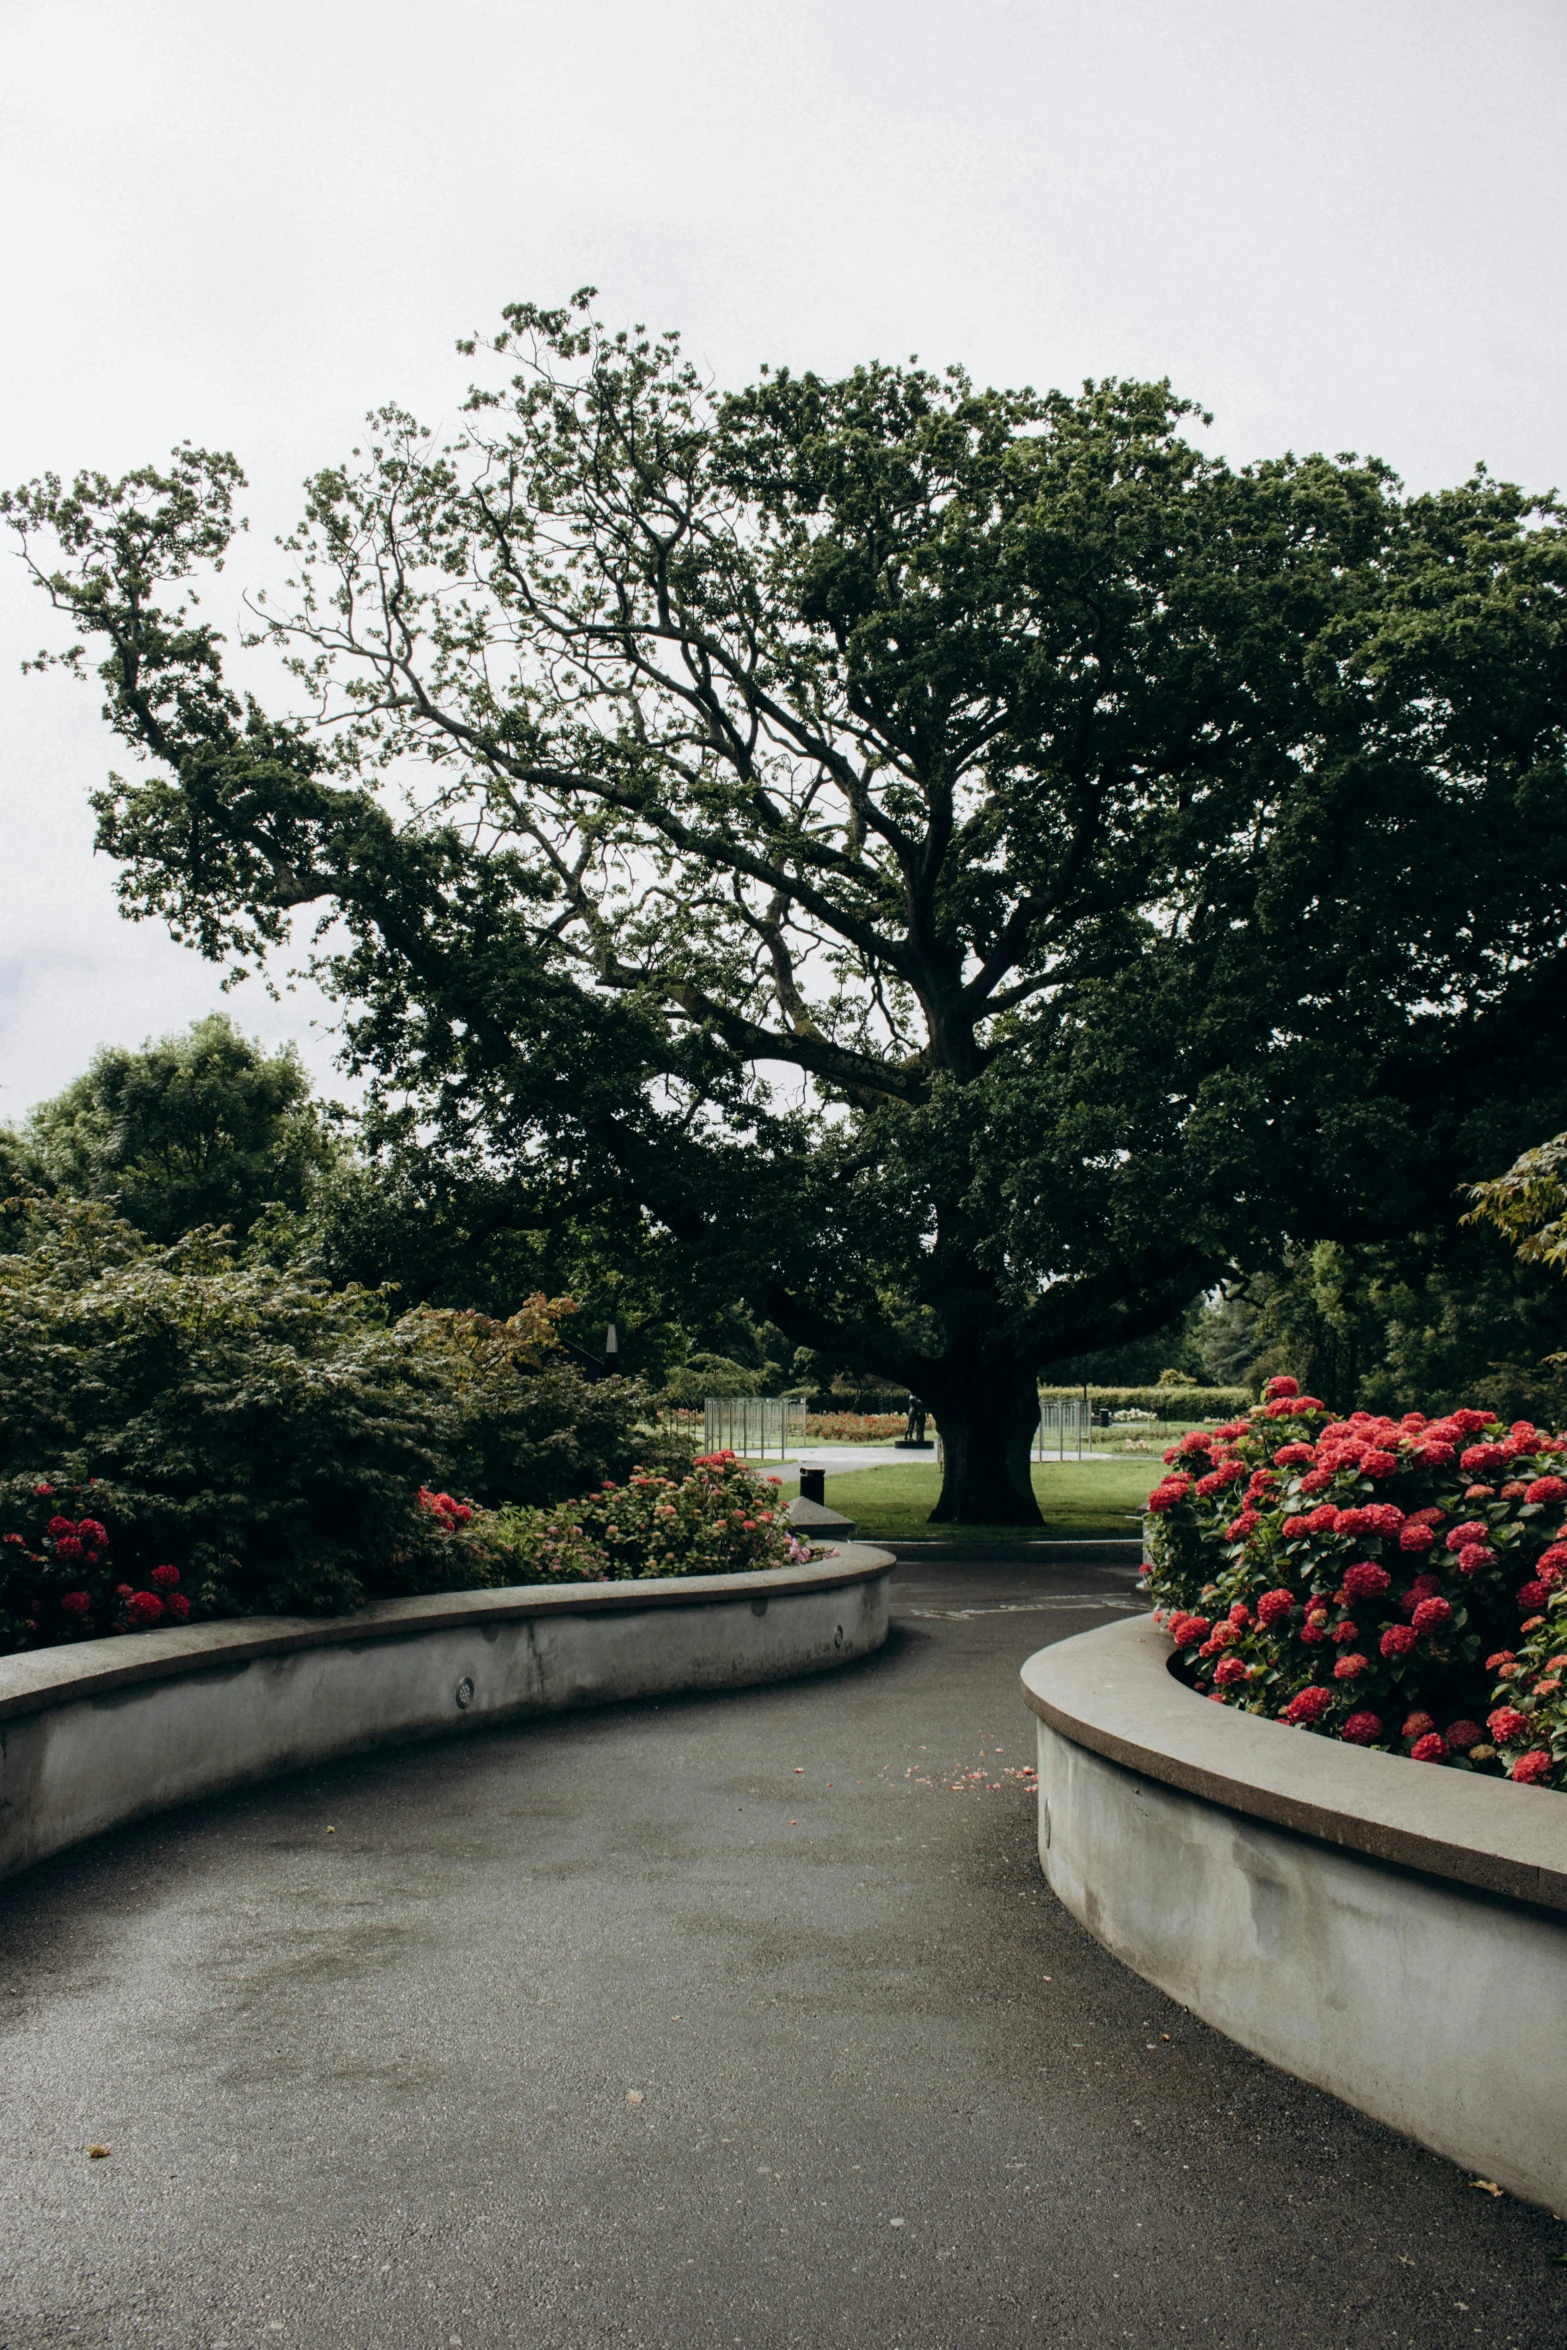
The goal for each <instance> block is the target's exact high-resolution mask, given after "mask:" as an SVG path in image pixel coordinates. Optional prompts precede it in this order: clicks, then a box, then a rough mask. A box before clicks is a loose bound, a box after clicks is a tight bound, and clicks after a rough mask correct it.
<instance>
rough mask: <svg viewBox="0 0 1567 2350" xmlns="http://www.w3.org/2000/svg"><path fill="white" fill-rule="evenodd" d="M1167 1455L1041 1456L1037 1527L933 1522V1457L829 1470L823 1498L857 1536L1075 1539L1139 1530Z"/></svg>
mask: <svg viewBox="0 0 1567 2350" xmlns="http://www.w3.org/2000/svg"><path fill="white" fill-rule="evenodd" d="M1163 1474H1164V1463H1163V1462H1162V1461H1161V1460H1160V1459H1159V1458H1158V1456H1157V1455H1155V1457H1154V1458H1153V1459H1152V1460H1140V1459H1137V1458H1133V1459H1131V1460H1126V1461H1115V1462H1108V1461H1106V1462H1097V1461H1096V1462H1095V1463H1094V1465H1093V1466H1092V1467H1091V1468H1090V1467H1087V1466H1085V1467H1082V1468H1079V1466H1078V1465H1077V1463H1076V1462H1075V1461H1066V1462H1059V1463H1058V1462H1055V1461H1043V1462H1040V1461H1036V1462H1035V1463H1034V1492H1035V1494H1036V1495H1037V1497H1038V1500H1039V1507H1040V1510H1041V1512H1042V1514H1043V1516H1044V1521H1045V1522H1044V1524H1043V1526H1040V1527H1021V1526H932V1525H930V1524H929V1523H928V1520H929V1517H930V1513H931V1511H932V1510H933V1509H934V1508H935V1506H936V1497H937V1495H938V1494H939V1493H940V1491H941V1472H940V1470H939V1469H938V1468H937V1467H936V1464H935V1462H934V1461H920V1462H911V1463H910V1465H909V1466H908V1467H907V1468H897V1469H860V1470H856V1471H854V1472H852V1473H851V1474H849V1475H847V1476H841V1477H834V1476H830V1475H829V1477H828V1479H827V1483H826V1500H827V1503H828V1505H829V1507H830V1508H832V1509H838V1510H842V1512H843V1514H844V1516H845V1517H846V1518H852V1519H853V1520H854V1530H855V1534H856V1537H857V1538H863V1539H864V1540H866V1541H867V1542H869V1541H874V1540H876V1539H877V1537H878V1536H879V1537H881V1538H882V1539H884V1540H886V1541H893V1540H903V1541H907V1540H909V1539H910V1538H911V1537H915V1536H920V1535H923V1536H925V1537H927V1538H934V1539H935V1540H938V1541H941V1542H980V1541H992V1542H994V1541H1003V1542H1028V1541H1034V1542H1039V1541H1047V1542H1049V1541H1054V1542H1065V1541H1070V1540H1071V1539H1072V1538H1073V1537H1074V1536H1076V1537H1078V1538H1079V1539H1086V1538H1089V1537H1093V1538H1101V1539H1102V1538H1103V1537H1104V1536H1105V1535H1107V1534H1110V1535H1122V1536H1126V1535H1135V1534H1137V1532H1138V1531H1139V1528H1138V1526H1137V1524H1136V1522H1135V1519H1134V1513H1140V1512H1141V1509H1142V1505H1143V1503H1144V1501H1145V1500H1146V1499H1147V1497H1148V1494H1149V1492H1150V1490H1151V1488H1152V1486H1153V1484H1154V1481H1155V1479H1156V1477H1161V1476H1163Z"/></svg>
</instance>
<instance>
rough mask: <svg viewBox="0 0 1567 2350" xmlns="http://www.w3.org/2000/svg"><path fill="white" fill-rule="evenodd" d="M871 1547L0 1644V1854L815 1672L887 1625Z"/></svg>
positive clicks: (864, 1651) (30, 1855)
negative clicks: (344, 1767) (506, 1736)
mask: <svg viewBox="0 0 1567 2350" xmlns="http://www.w3.org/2000/svg"><path fill="white" fill-rule="evenodd" d="M892 1568H893V1561H892V1558H891V1556H890V1555H889V1554H888V1553H887V1552H886V1551H878V1550H871V1549H868V1548H866V1547H864V1546H863V1545H852V1546H848V1547H845V1548H844V1549H842V1550H840V1551H837V1552H835V1553H833V1554H832V1555H830V1556H829V1557H827V1558H825V1559H822V1560H819V1561H818V1562H817V1563H816V1564H814V1565H812V1566H805V1567H785V1568H781V1569H779V1570H777V1571H774V1572H769V1573H765V1574H752V1575H705V1576H690V1577H687V1578H683V1579H670V1580H668V1581H659V1582H646V1583H611V1584H580V1583H578V1584H569V1585H557V1586H534V1587H531V1588H526V1589H517V1590H509V1591H459V1592H449V1593H444V1594H441V1595H440V1596H437V1597H432V1598H426V1599H400V1600H389V1601H384V1602H382V1603H381V1604H380V1605H378V1606H374V1607H368V1608H365V1609H363V1610H361V1611H360V1612H359V1613H358V1614H356V1615H352V1616H335V1617H329V1618H325V1619H320V1618H317V1619H311V1618H306V1617H272V1616H255V1617H247V1618H243V1619H241V1620H239V1621H237V1622H233V1623H224V1624H200V1625H186V1626H184V1627H182V1628H179V1629H171V1630H167V1631H161V1632H144V1633H136V1634H131V1635H128V1636H126V1637H124V1638H116V1639H110V1640H92V1641H83V1642H82V1643H81V1644H80V1645H79V1646H74V1647H70V1648H50V1649H36V1650H34V1651H32V1652H31V1653H30V1654H28V1655H25V1656H12V1657H3V1658H0V1876H8V1875H11V1874H12V1873H14V1872H15V1871H16V1870H18V1869H22V1868H26V1867H27V1866H28V1865H29V1863H30V1862H33V1861H36V1860H42V1859H43V1858H44V1857H45V1856H46V1855H47V1854H49V1853H52V1852H59V1851H61V1850H63V1849H64V1848H65V1847H66V1846H67V1845H70V1844H76V1843H80V1842H81V1840H82V1839H83V1838H84V1837H87V1836H95V1835H98V1834H99V1833H100V1832H101V1831H102V1830H104V1829H105V1828H112V1827H116V1826H119V1825H120V1824H121V1823H122V1822H124V1821H126V1820H133V1819H139V1818H142V1817H144V1816H145V1815H146V1814H148V1813H150V1812H156V1811H161V1810H163V1809H165V1808H166V1807H167V1806H168V1805H170V1804H175V1803H184V1802H187V1801H189V1800H190V1799H191V1798H192V1797H194V1796H199V1795H210V1794H214V1793H217V1792H219V1791H220V1790H222V1789H225V1788H231V1787H239V1786H245V1785H247V1784H250V1783H252V1782H254V1781H257V1780H261V1779H268V1778H273V1777H275V1776H277V1775H278V1774H280V1773H282V1772H285V1771H292V1770H298V1769H300V1768H301V1767H302V1766H303V1765H305V1764H309V1763H318V1762H324V1761H327V1760H329V1759H331V1758H332V1757H334V1756H338V1755H347V1754H362V1753H365V1752H367V1751H369V1750H370V1749H372V1748H374V1747H378V1746H388V1745H396V1744H400V1743H402V1742H403V1741H405V1740H409V1739H415V1738H431V1737H441V1736H446V1735H450V1734H451V1733H453V1732H457V1731H465V1730H473V1729H477V1728H479V1727H480V1726H488V1725H490V1724H493V1723H497V1722H507V1721H516V1720H519V1719H521V1718H523V1717H525V1716H528V1715H531V1714H542V1713H553V1712H559V1711H561V1710H562V1709H564V1708H567V1707H571V1706H583V1705H604V1704H611V1703H614V1702H616V1701H618V1700H623V1699H627V1698H639V1697H651V1696H658V1695H663V1694H666V1693H671V1692H674V1691H678V1690H701V1689H740V1688H747V1687H752V1686H755V1685H756V1684H758V1683H760V1682H766V1681H778V1680H785V1679H788V1678H791V1677H792V1676H794V1675H796V1674H799V1673H813V1672H824V1671H828V1670H830V1669H831V1668H832V1667H833V1666H835V1665H841V1664H848V1663H850V1662H852V1661H853V1660H854V1659H855V1658H856V1657H862V1656H866V1655H869V1654H870V1652H871V1651H872V1650H873V1649H876V1648H879V1647H880V1646H881V1645H882V1643H883V1641H885V1639H886V1637H887V1579H888V1577H889V1575H890V1574H891V1572H892Z"/></svg>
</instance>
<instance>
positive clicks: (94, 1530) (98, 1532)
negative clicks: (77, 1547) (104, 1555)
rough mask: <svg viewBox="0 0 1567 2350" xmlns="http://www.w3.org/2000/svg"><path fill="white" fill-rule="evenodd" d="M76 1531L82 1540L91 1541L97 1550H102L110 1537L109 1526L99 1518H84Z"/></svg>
mask: <svg viewBox="0 0 1567 2350" xmlns="http://www.w3.org/2000/svg"><path fill="white" fill-rule="evenodd" d="M76 1531H77V1534H78V1535H79V1536H80V1538H81V1540H82V1541H83V1542H90V1543H91V1544H92V1545H93V1548H94V1549H95V1550H101V1549H102V1548H103V1546H104V1544H105V1543H106V1542H107V1541H108V1539H109V1529H108V1527H107V1526H105V1525H103V1524H102V1523H101V1521H100V1520H99V1519H97V1518H83V1520H82V1522H81V1524H80V1525H79V1526H78V1527H77V1529H76Z"/></svg>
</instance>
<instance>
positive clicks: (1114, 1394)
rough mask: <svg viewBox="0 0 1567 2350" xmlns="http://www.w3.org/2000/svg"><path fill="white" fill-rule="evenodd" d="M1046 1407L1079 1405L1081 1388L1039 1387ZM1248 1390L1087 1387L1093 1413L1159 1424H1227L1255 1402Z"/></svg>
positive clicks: (1228, 1388)
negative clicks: (1137, 1415) (1144, 1416)
mask: <svg viewBox="0 0 1567 2350" xmlns="http://www.w3.org/2000/svg"><path fill="white" fill-rule="evenodd" d="M1039 1394H1040V1399H1041V1401H1042V1402H1045V1403H1052V1402H1056V1401H1060V1402H1066V1403H1069V1402H1071V1401H1072V1400H1073V1398H1074V1397H1075V1398H1076V1400H1077V1401H1078V1402H1079V1403H1081V1401H1082V1398H1083V1390H1082V1389H1081V1387H1042V1388H1041V1389H1040V1390H1039ZM1254 1400H1255V1399H1254V1397H1253V1394H1252V1391H1251V1389H1250V1388H1248V1387H1090V1388H1089V1390H1088V1401H1089V1404H1090V1406H1091V1407H1092V1408H1093V1409H1094V1410H1095V1411H1108V1412H1152V1413H1153V1414H1154V1415H1155V1417H1156V1418H1157V1419H1160V1420H1227V1419H1231V1418H1233V1417H1234V1415H1235V1414H1236V1413H1237V1412H1244V1411H1245V1410H1247V1409H1248V1407H1249V1406H1250V1405H1251V1404H1252V1402H1253V1401H1254Z"/></svg>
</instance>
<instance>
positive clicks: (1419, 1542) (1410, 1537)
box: [1398, 1521, 1436, 1551]
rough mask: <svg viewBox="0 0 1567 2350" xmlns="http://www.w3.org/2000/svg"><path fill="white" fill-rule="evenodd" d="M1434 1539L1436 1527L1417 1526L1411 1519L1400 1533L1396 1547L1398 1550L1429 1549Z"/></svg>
mask: <svg viewBox="0 0 1567 2350" xmlns="http://www.w3.org/2000/svg"><path fill="white" fill-rule="evenodd" d="M1435 1540H1436V1529H1435V1527H1434V1526H1417V1525H1415V1524H1414V1523H1413V1522H1412V1521H1411V1523H1410V1524H1409V1525H1407V1526H1406V1527H1405V1528H1404V1530H1403V1532H1402V1533H1401V1534H1400V1536H1399V1538H1398V1547H1399V1549H1400V1550H1408V1551H1421V1550H1429V1549H1430V1547H1431V1545H1432V1543H1433V1542H1434V1541H1435Z"/></svg>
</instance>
